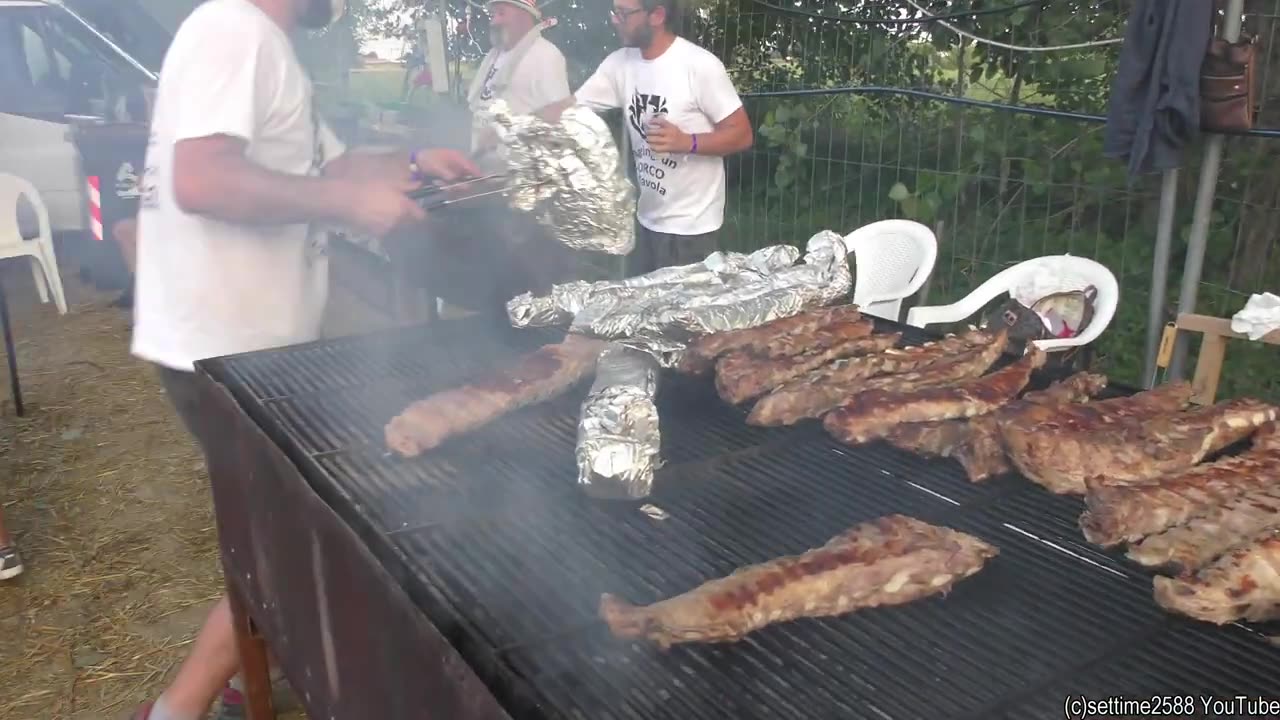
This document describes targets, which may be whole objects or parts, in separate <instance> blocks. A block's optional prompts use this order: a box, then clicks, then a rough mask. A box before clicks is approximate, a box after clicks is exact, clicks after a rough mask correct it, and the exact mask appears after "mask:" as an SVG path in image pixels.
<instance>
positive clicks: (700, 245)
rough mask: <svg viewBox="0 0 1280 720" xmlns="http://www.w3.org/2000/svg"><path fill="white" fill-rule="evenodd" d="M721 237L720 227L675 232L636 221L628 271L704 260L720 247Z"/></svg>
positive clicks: (653, 268) (643, 271) (633, 271)
mask: <svg viewBox="0 0 1280 720" xmlns="http://www.w3.org/2000/svg"><path fill="white" fill-rule="evenodd" d="M719 239H720V231H719V230H716V231H713V232H709V233H703V234H702V235H673V234H671V233H660V232H654V231H653V230H650V229H649V228H647V227H645V226H643V225H641V224H640V223H636V247H635V250H632V251H631V255H630V256H629V257H628V258H627V275H629V276H631V277H635V276H636V275H643V274H644V273H647V272H652V271H654V270H657V269H658V268H664V267H671V266H673V265H690V264H692V263H696V262H702V261H703V260H706V259H707V256H708V255H710V254H711V253H713V252H715V251H716V250H719V249H720V248H719Z"/></svg>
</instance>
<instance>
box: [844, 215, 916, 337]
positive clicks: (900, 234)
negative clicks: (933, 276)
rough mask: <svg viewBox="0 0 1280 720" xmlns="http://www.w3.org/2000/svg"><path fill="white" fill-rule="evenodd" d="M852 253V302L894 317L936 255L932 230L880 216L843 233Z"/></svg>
mask: <svg viewBox="0 0 1280 720" xmlns="http://www.w3.org/2000/svg"><path fill="white" fill-rule="evenodd" d="M844 244H845V247H847V248H849V252H850V253H852V254H853V257H854V261H855V263H856V267H855V277H854V281H853V302H854V304H856V305H857V306H858V307H860V308H862V311H863V312H864V313H866V314H868V315H874V316H875V317H880V318H885V319H887V320H895V321H896V320H898V319H899V317H900V316H901V314H902V301H903V300H904V299H906V298H909V297H911V296H912V295H914V294H915V293H916V291H917V290H919V289H920V287H921V286H922V285H924V282H925V280H928V279H929V274H930V273H932V272H933V264H934V261H936V260H937V259H938V240H937V238H936V237H934V235H933V231H932V230H930V229H929V228H927V227H925V226H924V225H921V224H920V223H918V222H912V221H911V220H881V221H880V222H874V223H871V224H870V225H865V226H863V227H860V228H858V229H857V230H854V231H853V232H851V233H849V234H848V235H846V236H845V237H844Z"/></svg>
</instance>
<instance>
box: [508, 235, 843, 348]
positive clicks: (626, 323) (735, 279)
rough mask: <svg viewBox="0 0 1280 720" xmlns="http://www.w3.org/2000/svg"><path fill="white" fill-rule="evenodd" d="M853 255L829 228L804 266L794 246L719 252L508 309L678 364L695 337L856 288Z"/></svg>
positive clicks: (524, 299) (523, 319)
mask: <svg viewBox="0 0 1280 720" xmlns="http://www.w3.org/2000/svg"><path fill="white" fill-rule="evenodd" d="M847 254H848V251H847V249H846V247H845V244H844V239H843V238H842V237H841V236H839V235H837V234H836V233H833V232H830V231H823V232H820V233H818V234H817V235H814V236H813V237H812V238H810V239H809V242H808V244H807V245H806V249H805V255H804V262H802V263H799V264H795V260H796V258H797V257H798V256H799V253H798V252H797V251H796V249H795V248H793V247H791V246H788V245H779V246H773V247H769V248H765V249H763V250H759V251H757V252H755V253H752V254H751V255H750V256H743V255H738V254H735V253H716V254H715V255H713V256H711V257H708V258H707V260H706V261H705V262H703V263H697V264H694V265H687V266H684V267H681V268H668V270H669V271H671V274H670V275H669V276H668V278H667V279H668V281H667V282H660V283H654V284H648V281H647V280H646V278H647V277H648V276H641V277H640V278H632V279H630V280H624V281H621V282H606V283H570V284H569V285H562V286H557V287H556V288H555V289H553V291H552V292H551V294H550V295H549V296H545V297H538V298H534V297H532V296H531V295H527V294H526V295H522V296H520V297H517V298H515V299H513V300H512V301H511V302H510V303H508V304H507V310H508V314H509V315H510V317H511V320H512V324H514V325H516V326H517V327H525V326H529V325H537V324H544V323H545V324H553V325H555V324H562V323H564V322H566V321H568V322H569V324H570V325H569V326H570V330H571V331H573V332H578V333H583V334H588V335H594V336H596V337H603V338H610V339H616V340H620V341H623V342H625V343H626V344H627V345H628V346H630V347H634V348H637V349H641V350H645V351H647V352H649V353H650V354H652V355H653V356H654V357H656V358H658V359H659V361H660V362H661V363H662V365H663V366H664V367H673V366H674V365H675V364H677V363H679V361H680V355H681V353H682V352H683V350H684V347H685V345H686V344H687V343H688V342H689V340H691V339H693V338H694V337H697V336H700V335H706V334H709V333H713V332H722V331H725V330H736V329H739V328H746V327H754V326H756V325H760V324H762V323H765V322H768V321H769V320H773V319H775V318H780V317H786V316H788V315H794V314H796V313H798V312H800V311H801V310H804V309H806V308H809V307H814V306H818V305H827V304H830V303H831V302H833V301H835V300H836V299H838V298H840V297H843V296H844V295H847V294H848V292H849V290H850V289H851V288H852V286H853V275H852V273H851V272H850V270H849V263H848V259H847ZM659 272H662V271H659ZM571 286H572V287H571Z"/></svg>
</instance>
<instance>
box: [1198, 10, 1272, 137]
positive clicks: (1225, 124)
mask: <svg viewBox="0 0 1280 720" xmlns="http://www.w3.org/2000/svg"><path fill="white" fill-rule="evenodd" d="M1257 57H1258V46H1257V43H1255V42H1254V38H1253V37H1252V36H1250V35H1245V34H1241V35H1240V40H1239V41H1238V42H1234V43H1229V42H1227V41H1226V40H1223V39H1222V38H1214V39H1213V41H1212V42H1210V43H1209V52H1208V53H1207V54H1206V55H1205V58H1204V65H1203V66H1202V67H1201V68H1200V127H1201V129H1204V130H1250V129H1252V128H1253V126H1254V123H1255V122H1256V121H1257V119H1258V93H1257V89H1258V78H1257V74H1258V73H1257V66H1258V63H1257Z"/></svg>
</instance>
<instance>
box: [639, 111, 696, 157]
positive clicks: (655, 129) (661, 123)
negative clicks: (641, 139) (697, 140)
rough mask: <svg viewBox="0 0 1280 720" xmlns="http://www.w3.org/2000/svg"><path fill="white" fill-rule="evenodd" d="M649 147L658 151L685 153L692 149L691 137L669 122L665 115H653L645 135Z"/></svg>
mask: <svg viewBox="0 0 1280 720" xmlns="http://www.w3.org/2000/svg"><path fill="white" fill-rule="evenodd" d="M645 141H646V142H648V143H649V149H650V150H653V151H654V152H659V153H687V152H691V151H692V150H693V137H692V136H691V135H688V134H686V133H685V132H683V131H681V130H680V128H678V127H676V126H675V125H673V124H671V121H670V120H668V119H667V116H666V115H654V116H653V119H652V120H650V121H649V132H648V134H647V135H646V136H645Z"/></svg>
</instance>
